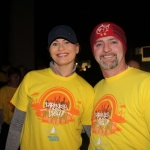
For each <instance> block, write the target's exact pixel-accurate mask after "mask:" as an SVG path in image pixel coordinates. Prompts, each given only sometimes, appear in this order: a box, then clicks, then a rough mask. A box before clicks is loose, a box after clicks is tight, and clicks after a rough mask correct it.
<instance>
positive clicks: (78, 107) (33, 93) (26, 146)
mask: <svg viewBox="0 0 150 150" xmlns="http://www.w3.org/2000/svg"><path fill="white" fill-rule="evenodd" d="M48 50H49V53H50V56H51V58H52V60H53V61H51V62H50V68H46V69H42V70H38V71H31V72H29V73H27V75H26V76H25V77H24V79H23V81H22V83H21V85H20V87H19V88H18V90H17V92H16V94H15V95H14V97H13V99H12V101H11V102H12V104H13V105H15V107H16V109H15V113H14V117H13V120H12V123H11V126H10V130H9V135H8V139H7V144H6V150H11V149H17V148H18V146H19V144H20V149H21V150H33V149H36V150H46V149H53V150H59V149H65V150H70V149H72V150H79V148H80V146H81V143H82V138H81V132H82V128H83V126H88V125H90V124H91V112H92V105H93V98H94V92H93V88H92V86H91V85H89V84H88V83H87V82H86V81H85V80H84V79H83V78H81V77H80V76H79V75H78V74H76V73H75V69H76V65H75V58H76V55H77V54H78V53H79V44H78V42H77V38H76V34H75V33H74V31H73V30H72V28H70V27H69V26H65V25H60V26H56V27H54V28H53V29H52V30H51V31H50V32H49V34H48ZM19 141H20V143H19Z"/></svg>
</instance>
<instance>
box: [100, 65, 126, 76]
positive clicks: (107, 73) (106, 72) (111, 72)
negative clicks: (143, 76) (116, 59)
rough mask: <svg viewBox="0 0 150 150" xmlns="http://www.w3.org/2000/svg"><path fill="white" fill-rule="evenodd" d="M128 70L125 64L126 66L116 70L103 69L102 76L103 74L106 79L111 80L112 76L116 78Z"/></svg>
mask: <svg viewBox="0 0 150 150" xmlns="http://www.w3.org/2000/svg"><path fill="white" fill-rule="evenodd" d="M127 68H128V66H127V64H126V63H125V64H123V65H121V66H118V67H116V68H114V69H109V70H104V69H102V74H103V76H104V78H110V77H112V76H115V75H117V74H119V73H121V72H123V71H125V70H126V69H127Z"/></svg>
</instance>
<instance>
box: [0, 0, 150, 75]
mask: <svg viewBox="0 0 150 150" xmlns="http://www.w3.org/2000/svg"><path fill="white" fill-rule="evenodd" d="M18 2H21V1H18ZM0 3H1V4H0V15H1V28H0V33H1V39H2V40H1V44H0V48H1V49H6V50H7V48H8V39H9V35H8V33H9V0H8V1H2V2H0ZM149 18H150V9H149V3H148V1H146V2H145V1H134V3H133V2H131V1H127V0H126V1H125V2H123V0H119V1H118V2H116V1H101V0H99V1H97V0H92V1H83V0H80V1H78V0H70V1H63V0H60V1H59V0H53V1H52V0H44V1H40V0H35V1H34V27H35V28H34V33H35V36H34V37H35V39H34V41H35V43H34V45H35V59H36V60H40V59H41V61H45V62H46V63H49V54H48V50H47V36H48V33H49V31H50V30H51V29H52V28H53V27H55V26H56V25H61V24H64V25H69V26H71V27H72V28H73V29H74V31H75V33H76V34H77V38H78V41H79V44H80V46H81V52H80V55H79V56H78V58H79V60H80V61H82V60H88V59H91V60H92V63H93V62H94V65H93V66H94V67H95V66H96V67H98V64H97V63H96V62H95V60H94V58H93V56H92V53H91V48H90V41H89V39H90V34H91V32H92V30H93V28H94V27H95V26H96V25H97V24H99V23H101V22H103V21H109V22H114V23H116V24H118V25H120V26H121V27H122V28H123V29H124V31H125V33H126V36H127V48H128V49H135V48H136V47H141V46H149V45H150V19H149ZM0 52H1V51H0ZM6 52H7V51H6ZM129 52H130V50H128V51H127V54H128V53H129ZM0 55H1V53H0ZM127 56H128V55H127ZM93 71H94V70H92V73H93ZM90 75H91V74H90Z"/></svg>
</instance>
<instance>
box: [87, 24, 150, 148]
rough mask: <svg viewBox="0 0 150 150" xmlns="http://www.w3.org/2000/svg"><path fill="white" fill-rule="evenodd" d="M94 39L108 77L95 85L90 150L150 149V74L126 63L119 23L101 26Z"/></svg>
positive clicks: (97, 28)
mask: <svg viewBox="0 0 150 150" xmlns="http://www.w3.org/2000/svg"><path fill="white" fill-rule="evenodd" d="M90 42H91V48H92V52H93V55H94V57H95V59H96V61H97V62H98V64H99V66H100V68H101V71H102V74H103V76H104V79H103V80H101V81H100V82H98V83H97V85H96V86H95V87H94V90H95V101H94V108H93V114H92V129H91V138H90V145H89V150H122V149H124V150H133V149H136V150H138V149H139V150H141V149H142V150H148V149H150V133H149V131H150V88H149V85H150V74H149V73H147V72H144V71H141V70H139V69H135V68H133V67H128V65H127V64H126V62H125V54H126V36H125V33H124V31H123V29H122V28H121V27H119V26H118V25H116V24H114V23H111V22H104V23H101V24H99V25H97V26H96V27H95V28H94V30H93V32H92V34H91V37H90Z"/></svg>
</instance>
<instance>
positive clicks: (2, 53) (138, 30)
mask: <svg viewBox="0 0 150 150" xmlns="http://www.w3.org/2000/svg"><path fill="white" fill-rule="evenodd" d="M12 1H13V0H7V1H1V2H0V62H1V61H2V60H7V59H8V60H9V57H8V56H9V52H10V51H11V48H10V46H9V40H12V39H10V37H9V32H10V24H11V22H10V19H9V17H10V13H11V10H10V8H12V7H13V6H12ZM14 1H16V2H18V3H21V2H22V1H24V0H14ZM27 1H28V0H27ZM33 1H34V20H33V21H34V55H35V68H36V65H37V64H38V63H39V62H42V63H44V64H46V65H48V64H49V61H50V58H49V54H48V51H47V36H48V32H49V31H50V30H51V29H52V28H53V27H54V26H56V25H60V24H64V25H69V26H71V27H72V28H73V29H74V31H75V32H76V34H77V37H78V41H79V43H80V45H81V52H80V55H79V56H78V59H79V60H80V61H84V60H91V63H92V67H91V68H90V69H88V70H87V71H86V72H83V71H82V72H78V73H79V74H80V75H81V76H83V77H84V78H85V79H86V80H87V81H88V82H89V83H90V84H91V85H95V83H96V82H97V81H99V80H100V79H101V78H103V77H102V74H101V71H100V69H99V66H98V64H97V63H96V62H95V60H94V58H93V56H92V53H91V48H90V42H89V38H90V34H91V32H92V30H93V28H94V27H95V26H96V25H97V24H99V23H101V22H103V21H110V22H114V23H116V24H118V25H120V26H121V27H122V28H123V29H124V31H125V33H126V36H127V54H126V58H127V59H137V58H135V54H134V50H135V48H136V47H142V46H150V19H149V18H150V8H149V1H148V0H145V1H133V0H132V1H131V0H130V1H127V0H126V1H123V0H119V1H109V0H107V1H102V0H99V1H96V0H92V1H90V0H88V1H83V0H80V1H78V0H70V1H64V0H53V1H52V0H43V1H40V0H33ZM22 11H23V10H22ZM20 14H22V12H18V14H17V15H20ZM22 46H24V45H22ZM19 50H21V49H19ZM16 51H18V50H17V49H16ZM24 59H26V58H24ZM27 61H28V60H27ZM138 61H141V60H140V58H138ZM145 64H146V65H147V68H150V64H149V63H145ZM77 71H78V70H77ZM83 137H84V138H83V139H84V140H85V141H84V144H83V145H82V146H83V148H82V149H84V150H85V149H86V147H87V145H88V144H87V143H88V139H87V137H86V135H85V134H83Z"/></svg>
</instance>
